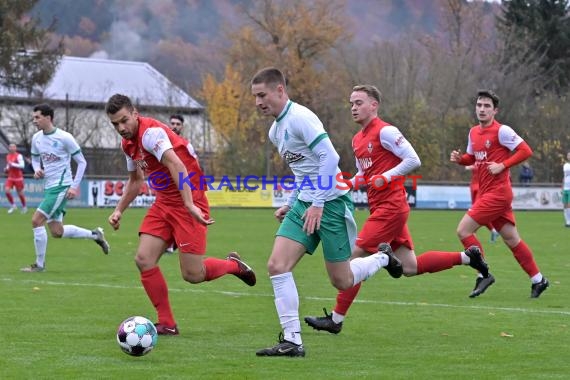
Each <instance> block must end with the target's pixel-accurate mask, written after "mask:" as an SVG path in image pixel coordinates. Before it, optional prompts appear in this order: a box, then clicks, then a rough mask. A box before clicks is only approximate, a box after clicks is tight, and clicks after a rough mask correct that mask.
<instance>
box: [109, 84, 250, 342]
mask: <svg viewBox="0 0 570 380" xmlns="http://www.w3.org/2000/svg"><path fill="white" fill-rule="evenodd" d="M105 111H106V112H107V115H108V117H109V119H110V120H111V123H112V124H113V126H114V127H115V130H116V131H117V133H119V134H120V135H121V137H122V140H121V148H122V150H123V152H124V153H125V156H126V160H127V170H128V171H129V179H128V181H127V184H126V186H125V189H124V192H123V195H122V197H121V199H120V200H119V202H118V203H117V206H116V207H115V210H114V211H113V213H112V214H111V216H109V224H110V225H111V226H112V227H113V228H114V229H115V230H117V229H118V228H119V226H120V222H121V218H122V215H123V212H124V211H125V210H126V209H127V207H128V206H129V204H130V203H131V202H132V201H133V200H134V199H135V198H136V196H137V195H138V193H139V189H140V187H141V185H142V184H143V181H144V176H145V174H146V175H147V176H148V182H149V184H150V186H151V187H152V188H153V189H154V190H155V191H156V200H155V202H154V203H153V205H152V206H151V207H150V209H149V210H148V212H147V214H146V215H145V217H144V219H143V222H142V224H141V226H140V229H139V246H138V248H137V252H136V256H135V263H136V265H137V267H138V269H139V271H140V274H141V282H142V285H143V287H144V289H145V291H146V293H147V295H148V298H149V299H150V301H151V302H152V304H153V305H154V308H155V309H156V312H157V314H158V322H157V323H156V327H157V331H158V333H159V334H161V335H178V334H179V331H178V327H177V325H176V321H175V320H174V315H173V313H172V309H171V307H170V301H169V299H168V286H167V284H166V281H165V279H164V277H163V275H162V272H161V271H160V267H159V266H158V261H159V260H160V258H161V256H162V254H163V253H164V251H165V250H166V248H167V247H168V246H169V245H170V244H172V243H176V245H177V246H178V249H179V251H180V255H179V260H180V271H181V274H182V278H184V280H186V281H188V282H190V283H193V284H196V283H200V282H203V281H212V280H215V279H217V278H219V277H221V276H224V275H226V274H233V275H235V276H236V277H238V278H240V279H241V280H242V281H243V282H245V283H246V284H247V285H249V286H253V285H255V282H256V278H255V273H254V272H253V270H252V269H251V268H250V267H249V266H248V265H247V264H246V263H244V262H243V261H241V259H240V256H239V255H238V254H237V253H236V252H231V253H229V254H228V256H227V257H226V259H218V258H213V257H208V258H204V254H205V252H206V233H207V226H208V225H211V224H212V223H214V221H213V220H212V219H211V218H210V210H209V205H208V200H207V198H206V193H205V191H204V190H203V188H202V187H203V185H202V186H201V184H200V178H201V177H202V175H203V174H202V170H201V168H200V165H199V164H198V161H197V158H196V155H195V153H194V149H193V148H192V146H191V145H190V143H188V141H186V140H185V139H184V138H182V137H180V136H178V135H177V134H175V133H174V132H173V131H172V130H171V129H170V128H168V127H167V126H166V125H164V124H163V123H161V122H160V121H158V120H155V119H151V118H148V117H143V116H140V115H139V113H138V111H137V110H136V109H135V107H134V106H133V104H132V102H131V100H130V98H128V97H127V96H125V95H120V94H115V95H113V96H112V97H111V98H109V100H108V101H107V105H106V107H105Z"/></svg>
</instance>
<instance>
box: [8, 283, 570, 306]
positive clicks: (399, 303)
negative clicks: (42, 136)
mask: <svg viewBox="0 0 570 380" xmlns="http://www.w3.org/2000/svg"><path fill="white" fill-rule="evenodd" d="M40 276H41V274H40ZM0 281H3V282H19V283H29V284H36V285H53V286H78V287H90V288H111V289H127V290H134V289H136V290H140V289H141V288H142V285H139V286H125V285H112V284H91V283H81V282H62V281H44V280H20V279H14V278H6V277H4V278H1V279H0ZM169 291H171V292H189V293H217V294H223V295H226V296H232V297H267V298H270V297H271V298H273V294H260V293H250V292H247V293H245V292H231V291H225V290H212V289H207V290H204V289H196V288H195V287H194V288H193V287H188V288H183V289H180V288H172V287H171V288H169ZM300 298H301V299H306V300H312V301H326V302H334V301H335V298H331V297H312V296H305V297H300ZM354 303H369V304H376V305H392V306H413V307H432V308H449V309H471V310H493V311H505V312H513V313H529V314H558V315H569V316H570V311H565V310H544V309H526V308H521V307H496V306H482V305H451V304H444V303H428V302H402V301H381V300H363V299H356V300H355V301H354Z"/></svg>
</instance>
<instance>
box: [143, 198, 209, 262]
mask: <svg viewBox="0 0 570 380" xmlns="http://www.w3.org/2000/svg"><path fill="white" fill-rule="evenodd" d="M192 197H193V199H194V204H195V205H196V206H198V207H199V208H200V210H202V212H204V214H206V218H209V215H210V207H209V205H208V199H207V198H206V195H205V194H204V192H203V191H193V192H192ZM207 232H208V229H207V227H206V226H204V225H202V224H200V222H198V221H197V220H196V219H194V217H192V215H190V212H188V210H187V209H186V208H185V207H184V206H182V204H180V205H178V206H175V205H171V204H166V203H163V202H156V203H154V204H153V205H152V206H151V207H150V209H149V210H148V212H147V214H146V215H145V217H144V219H143V221H142V224H141V227H140V229H139V234H148V235H152V236H156V237H159V238H161V239H162V240H164V241H165V242H166V243H167V244H169V245H170V244H172V243H176V245H177V246H178V250H179V251H180V253H194V254H198V255H203V254H205V253H206V235H207Z"/></svg>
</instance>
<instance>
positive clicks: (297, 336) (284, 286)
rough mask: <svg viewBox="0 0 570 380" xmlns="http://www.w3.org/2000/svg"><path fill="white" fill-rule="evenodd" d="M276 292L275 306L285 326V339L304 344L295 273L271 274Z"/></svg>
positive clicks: (282, 324) (274, 291)
mask: <svg viewBox="0 0 570 380" xmlns="http://www.w3.org/2000/svg"><path fill="white" fill-rule="evenodd" d="M269 278H270V279H271V283H272V284H273V293H274V294H275V308H276V309H277V315H278V316H279V322H280V323H281V327H282V328H283V334H284V338H285V340H288V341H289V342H293V343H295V344H302V343H303V341H302V340H301V322H300V321H299V293H297V286H296V285H295V279H294V278H293V273H291V272H287V273H283V274H278V275H276V276H270V277H269Z"/></svg>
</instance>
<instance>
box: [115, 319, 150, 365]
mask: <svg viewBox="0 0 570 380" xmlns="http://www.w3.org/2000/svg"><path fill="white" fill-rule="evenodd" d="M157 339H158V333H157V332H156V327H154V323H152V322H151V321H149V320H148V319H146V318H145V317H139V316H136V317H130V318H127V319H125V320H124V321H123V322H121V324H120V325H119V328H118V330H117V343H119V346H120V347H121V349H122V350H123V352H125V353H127V354H129V355H132V356H143V355H146V354H148V353H149V352H150V351H151V350H152V349H153V348H154V346H156V341H157Z"/></svg>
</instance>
